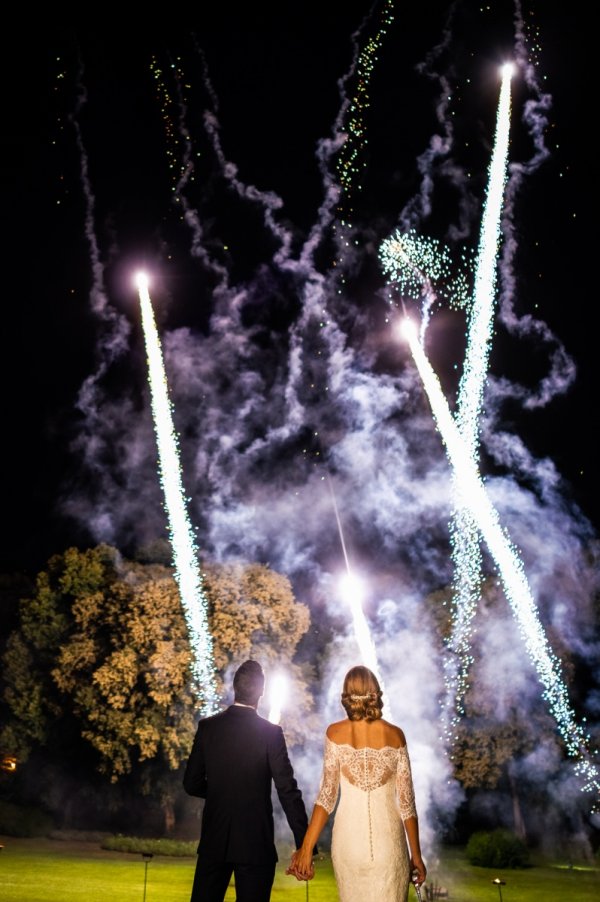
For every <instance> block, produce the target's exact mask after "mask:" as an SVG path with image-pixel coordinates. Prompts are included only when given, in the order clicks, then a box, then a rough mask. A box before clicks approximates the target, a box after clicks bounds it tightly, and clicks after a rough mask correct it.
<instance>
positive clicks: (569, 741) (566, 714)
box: [408, 332, 600, 792]
mask: <svg viewBox="0 0 600 902" xmlns="http://www.w3.org/2000/svg"><path fill="white" fill-rule="evenodd" d="M408 342H409V346H410V350H411V353H412V355H413V359H414V361H415V364H416V366H417V369H418V371H419V375H420V376H421V380H422V382H423V386H424V388H425V391H426V393H427V396H428V398H429V403H430V404H431V409H432V411H433V415H434V418H435V420H436V423H437V426H438V429H439V431H440V433H441V436H442V439H443V441H444V444H445V446H446V451H447V453H448V457H449V459H450V463H451V465H452V467H453V469H454V472H455V474H456V478H457V480H458V481H459V482H460V485H461V495H462V499H463V501H464V503H465V505H466V506H467V508H468V510H469V512H470V514H471V515H472V517H473V520H474V522H475V523H476V524H477V527H478V529H479V531H480V533H481V536H482V538H483V540H484V541H485V543H486V544H487V546H488V549H489V551H490V554H491V555H492V558H493V559H494V562H495V564H496V566H497V568H498V573H499V575H500V578H501V580H502V584H503V586H504V592H505V595H506V598H507V599H508V602H509V604H510V606H511V608H512V611H513V614H514V616H515V619H516V621H517V624H518V626H519V630H520V633H521V636H522V638H523V641H524V643H525V647H526V648H527V651H528V653H529V655H530V656H531V659H532V661H533V663H534V665H535V667H536V670H537V673H538V677H539V680H540V682H541V684H542V686H543V692H542V695H543V697H544V699H545V700H546V701H547V703H548V706H549V708H550V711H551V713H552V715H553V717H554V719H555V720H556V723H557V725H558V728H559V731H560V734H561V736H562V738H563V740H564V742H565V746H566V748H567V752H568V754H569V755H570V756H571V757H574V758H576V759H577V761H576V765H575V770H576V772H577V773H578V775H579V776H581V777H582V778H583V789H584V790H586V791H590V790H592V789H595V790H596V792H600V779H599V775H598V770H597V767H596V766H595V764H594V763H593V761H592V760H591V755H592V753H591V752H590V749H589V741H590V737H589V735H588V734H587V733H585V732H584V730H583V729H582V727H581V726H580V725H579V724H578V723H577V721H576V719H575V713H574V711H573V709H572V707H571V704H570V702H569V698H568V693H567V689H566V686H565V685H564V683H563V680H562V676H561V673H560V663H559V661H558V659H557V658H556V656H555V655H554V653H553V652H552V650H551V648H550V646H549V644H548V640H547V639H546V635H545V633H544V629H543V627H542V624H541V623H540V620H539V618H538V613H537V609H536V605H535V601H534V599H533V596H532V594H531V590H530V588H529V585H528V582H527V578H526V576H525V572H524V569H523V564H522V562H521V559H520V557H519V554H518V551H517V549H516V548H515V547H514V545H512V543H511V542H510V540H509V539H508V537H507V535H506V533H505V531H504V530H503V529H502V527H501V526H500V522H499V519H498V513H497V511H496V509H495V508H494V506H493V505H492V503H491V501H490V499H489V497H488V495H487V493H486V491H485V488H484V486H483V483H482V481H481V477H480V475H479V470H478V468H477V466H476V465H475V464H474V463H473V459H472V456H471V455H470V454H469V453H468V449H467V446H466V444H465V441H464V439H463V437H462V434H461V432H460V430H459V428H458V426H457V425H456V423H455V422H454V419H453V417H452V414H451V413H450V409H449V407H448V404H447V402H446V399H445V397H444V394H443V392H442V389H441V386H440V384H439V381H438V378H437V376H436V374H435V372H434V371H433V368H432V367H431V364H430V363H429V360H428V359H427V357H426V355H425V352H424V350H423V348H422V346H421V344H420V342H419V341H418V340H417V338H416V336H415V334H414V332H413V333H410V332H409V336H408Z"/></svg>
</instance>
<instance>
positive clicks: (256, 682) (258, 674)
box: [233, 661, 265, 705]
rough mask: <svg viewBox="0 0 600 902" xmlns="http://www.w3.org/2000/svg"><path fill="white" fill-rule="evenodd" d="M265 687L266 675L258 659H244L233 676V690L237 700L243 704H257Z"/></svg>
mask: <svg viewBox="0 0 600 902" xmlns="http://www.w3.org/2000/svg"><path fill="white" fill-rule="evenodd" d="M264 688H265V675H264V673H263V669H262V667H261V666H260V664H259V663H258V661H244V663H243V664H240V666H239V667H238V669H237V670H236V672H235V675H234V677H233V692H234V695H235V700H236V702H240V703H241V704H242V705H256V704H258V700H259V698H260V697H261V695H262V694H263V691H264Z"/></svg>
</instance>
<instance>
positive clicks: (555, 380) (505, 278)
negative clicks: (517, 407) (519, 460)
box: [490, 0, 575, 453]
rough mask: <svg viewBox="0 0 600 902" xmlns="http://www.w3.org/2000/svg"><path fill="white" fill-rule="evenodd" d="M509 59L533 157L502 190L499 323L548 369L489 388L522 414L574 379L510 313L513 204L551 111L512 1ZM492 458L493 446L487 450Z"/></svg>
mask: <svg viewBox="0 0 600 902" xmlns="http://www.w3.org/2000/svg"><path fill="white" fill-rule="evenodd" d="M514 21H515V59H516V62H517V64H518V66H519V70H520V72H521V73H522V75H523V77H524V79H525V83H526V85H527V87H528V88H529V90H530V92H531V94H532V95H533V96H532V97H531V98H530V99H529V100H527V102H526V103H525V107H524V110H523V123H524V125H525V128H526V130H527V132H528V134H529V136H530V138H531V141H532V144H533V154H532V156H531V158H530V159H529V160H527V161H525V162H524V163H518V162H513V163H511V166H510V170H509V172H510V175H509V179H508V183H507V186H506V199H505V207H504V215H503V223H502V229H503V250H502V255H501V260H500V276H501V292H500V310H499V314H500V321H501V322H502V323H503V325H505V326H506V328H507V329H508V331H509V332H511V333H513V334H514V335H517V336H518V337H519V338H526V339H529V340H530V341H532V342H535V344H536V345H538V346H539V345H540V344H545V345H547V347H548V351H549V354H550V361H549V362H550V367H549V372H548V373H547V375H546V376H545V377H544V378H543V379H542V380H541V381H540V384H539V386H538V388H537V391H532V390H531V389H530V388H525V387H523V386H520V385H514V384H513V385H510V386H509V384H508V383H507V382H506V381H504V382H502V383H501V384H500V385H497V384H494V385H493V388H495V389H497V392H496V391H494V392H493V394H492V397H493V398H494V401H496V402H497V403H499V402H501V401H502V400H504V399H505V398H506V397H507V396H510V397H513V398H517V399H518V400H520V401H521V403H522V404H523V407H524V408H526V409H530V410H531V409H534V408H536V407H545V406H546V405H547V404H548V402H549V401H550V400H552V398H554V397H555V396H556V395H558V394H564V393H565V392H566V391H567V390H568V388H569V387H570V386H571V385H572V384H573V381H574V379H575V365H574V363H573V360H572V359H571V358H570V356H569V355H568V354H567V352H566V350H565V348H564V346H563V344H562V343H561V342H560V341H559V339H558V338H557V337H556V336H555V335H554V334H553V332H552V330H551V329H550V328H549V327H548V325H547V324H546V323H544V322H542V321H541V320H538V319H536V318H535V317H534V316H532V315H531V314H527V313H526V314H524V315H522V316H519V315H518V314H517V312H516V310H515V298H516V297H517V296H518V295H517V290H516V276H515V270H514V263H515V256H516V253H517V249H518V241H517V237H516V229H515V208H516V201H517V198H518V196H519V193H520V192H521V189H522V186H523V182H524V180H525V179H526V178H528V177H529V176H531V175H532V174H533V173H534V172H536V171H537V170H538V169H539V168H540V166H541V165H542V164H543V163H544V162H545V161H546V160H547V159H548V157H549V156H550V151H549V150H548V147H547V146H546V142H545V131H546V128H547V126H548V113H549V110H550V109H551V107H552V95H551V94H549V93H547V92H544V91H543V90H542V88H541V84H540V79H539V76H538V74H537V71H536V67H535V65H534V63H533V62H532V58H531V49H530V46H529V45H528V41H527V36H526V26H525V22H524V19H523V13H522V8H521V3H520V0H515V16H514ZM490 451H491V452H492V453H494V444H493V443H492V445H491V446H490Z"/></svg>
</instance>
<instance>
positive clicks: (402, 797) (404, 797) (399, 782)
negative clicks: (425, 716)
mask: <svg viewBox="0 0 600 902" xmlns="http://www.w3.org/2000/svg"><path fill="white" fill-rule="evenodd" d="M396 796H397V798H398V808H399V809H400V817H401V818H402V820H403V821H405V820H406V819H407V818H408V817H416V816H417V809H416V808H415V791H414V788H413V781H412V774H411V771H410V758H409V757H408V749H407V748H406V746H404V747H403V748H400V749H398V769H397V771H396Z"/></svg>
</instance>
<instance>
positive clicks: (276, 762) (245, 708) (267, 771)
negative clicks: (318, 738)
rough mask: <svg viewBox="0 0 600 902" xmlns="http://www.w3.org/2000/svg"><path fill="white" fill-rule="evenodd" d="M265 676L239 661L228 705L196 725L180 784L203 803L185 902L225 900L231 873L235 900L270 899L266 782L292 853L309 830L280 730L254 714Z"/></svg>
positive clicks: (272, 856)
mask: <svg viewBox="0 0 600 902" xmlns="http://www.w3.org/2000/svg"><path fill="white" fill-rule="evenodd" d="M264 686H265V677H264V674H263V670H262V667H261V666H260V664H259V663H258V662H257V661H245V662H244V663H243V664H242V665H241V667H239V668H238V670H237V671H236V673H235V676H234V678H233V691H234V695H235V700H234V703H233V705H231V706H230V707H229V708H227V709H226V710H225V711H222V712H221V713H220V714H215V715H214V716H213V717H208V718H206V719H204V720H201V721H200V722H199V724H198V731H197V733H196V738H195V739H194V745H193V747H192V752H191V754H190V757H189V760H188V763H187V767H186V771H185V775H184V778H183V785H184V788H185V790H186V792H187V793H189V795H192V796H200V797H201V798H204V799H206V802H205V805H204V813H203V816H202V830H201V834H200V845H199V846H198V863H197V865H196V874H195V877H194V886H193V888H192V897H191V902H223V898H224V896H225V892H226V890H227V886H228V884H229V880H230V878H231V874H232V873H233V874H234V876H235V889H236V898H237V900H238V902H268V900H269V899H270V896H271V887H272V886H273V879H274V876H275V863H276V861H277V852H276V850H275V843H274V839H273V835H274V830H273V806H272V804H271V780H273V782H274V783H275V787H276V789H277V794H278V796H279V801H280V802H281V806H282V808H283V810H284V812H285V816H286V818H287V822H288V824H289V825H290V828H291V830H292V833H293V834H294V840H295V842H296V848H299V847H300V846H301V845H302V840H303V838H304V834H305V832H306V828H307V826H308V820H307V817H306V810H305V808H304V802H303V801H302V793H301V792H300V790H299V789H298V784H297V783H296V780H295V779H294V772H293V770H292V765H291V764H290V760H289V758H288V754H287V749H286V745H285V739H284V736H283V731H282V729H281V727H279V726H276V725H275V724H272V723H269V721H268V720H264V719H263V718H262V717H260V716H259V715H258V713H257V711H256V708H257V705H258V702H259V699H260V697H261V696H262V694H263V691H264Z"/></svg>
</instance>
